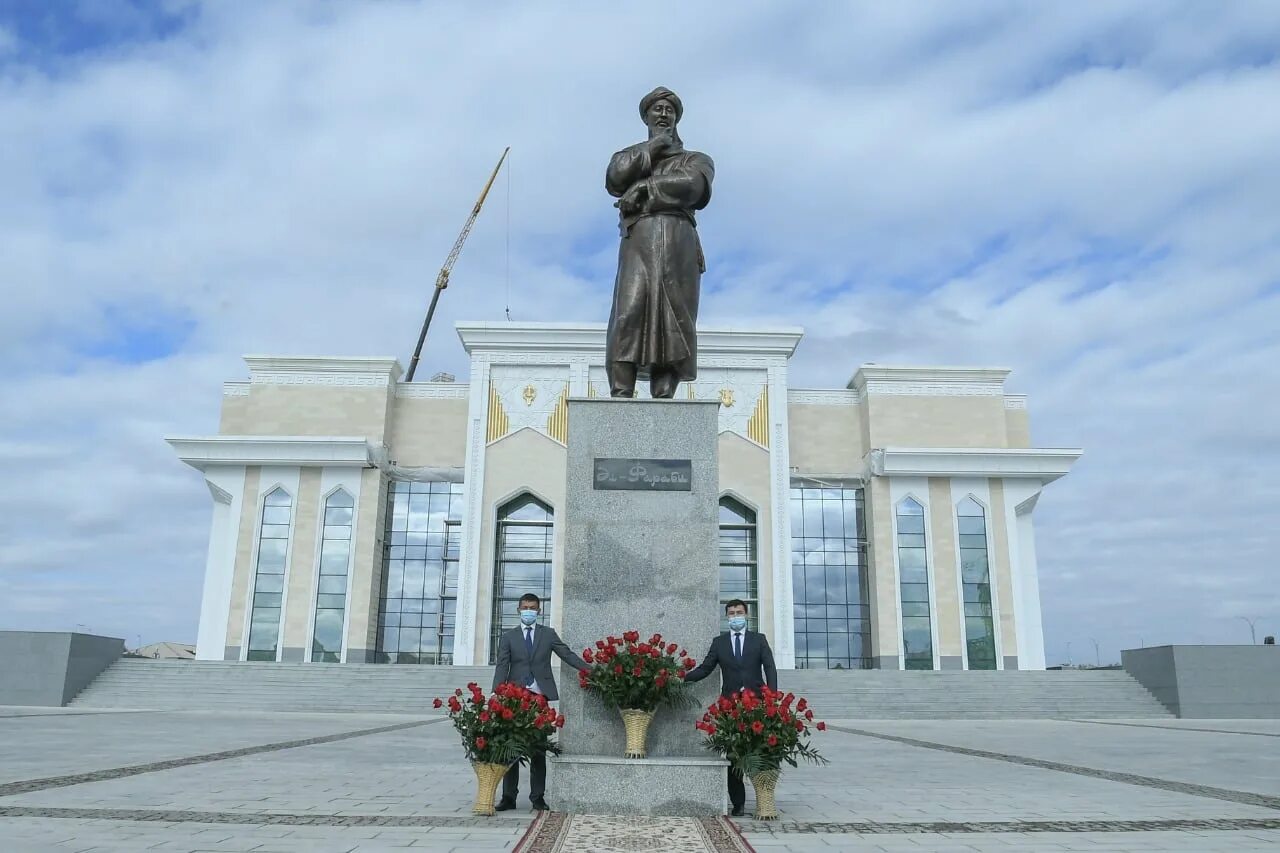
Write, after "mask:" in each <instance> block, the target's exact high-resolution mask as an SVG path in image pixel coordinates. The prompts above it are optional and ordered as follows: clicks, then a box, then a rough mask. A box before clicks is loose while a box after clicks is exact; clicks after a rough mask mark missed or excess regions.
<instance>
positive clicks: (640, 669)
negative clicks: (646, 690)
mask: <svg viewBox="0 0 1280 853" xmlns="http://www.w3.org/2000/svg"><path fill="white" fill-rule="evenodd" d="M631 674H632V675H634V676H637V677H639V676H641V675H644V665H643V664H636V665H635V667H634V668H633V669H632V670H631Z"/></svg>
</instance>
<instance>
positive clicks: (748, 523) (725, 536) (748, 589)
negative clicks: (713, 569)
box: [720, 497, 760, 631]
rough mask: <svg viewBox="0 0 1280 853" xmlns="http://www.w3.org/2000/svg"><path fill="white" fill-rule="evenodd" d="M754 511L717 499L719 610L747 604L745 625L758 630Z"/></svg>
mask: <svg viewBox="0 0 1280 853" xmlns="http://www.w3.org/2000/svg"><path fill="white" fill-rule="evenodd" d="M757 559H758V558H757V549H756V514H755V512H753V511H752V510H751V509H749V508H747V507H746V506H744V505H743V504H741V503H739V502H738V501H736V500H734V499H733V498H730V497H723V498H721V499H720V612H721V613H723V612H724V603H725V602H726V601H731V600H733V599H735V598H740V599H742V600H743V601H745V602H746V603H747V625H748V627H749V628H750V629H751V630H752V631H755V630H758V625H759V621H760V614H759V612H758V605H759V603H760V601H759V599H760V593H759V587H758V581H757V572H756V561H757Z"/></svg>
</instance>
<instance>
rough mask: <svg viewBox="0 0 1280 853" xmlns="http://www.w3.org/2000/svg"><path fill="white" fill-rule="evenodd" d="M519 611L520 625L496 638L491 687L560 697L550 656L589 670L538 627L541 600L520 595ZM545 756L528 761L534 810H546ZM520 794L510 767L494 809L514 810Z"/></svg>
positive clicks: (516, 767)
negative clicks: (510, 685) (506, 685)
mask: <svg viewBox="0 0 1280 853" xmlns="http://www.w3.org/2000/svg"><path fill="white" fill-rule="evenodd" d="M516 607H517V609H518V610H519V612H520V624H519V625H517V626H516V627H514V628H511V629H510V630H507V631H503V632H502V636H501V637H500V638H499V639H498V665H497V669H496V670H495V671H494V673H493V687H494V689H495V690H496V689H497V687H498V685H499V684H503V683H505V682H508V681H510V682H514V683H515V684H518V685H520V686H521V687H526V688H528V689H529V690H532V691H533V692H535V693H541V694H542V695H543V696H546V697H547V701H548V702H555V701H556V700H558V699H559V698H560V694H559V692H557V690H556V678H555V675H553V674H552V672H551V653H552V652H555V653H556V654H557V655H559V656H560V659H561V660H563V661H565V663H567V664H569V666H571V667H573V668H574V669H579V670H582V669H590V668H591V667H590V665H589V664H588V663H587V662H586V661H584V660H583V659H582V658H580V657H578V656H577V655H576V654H574V653H573V650H572V649H570V648H569V647H568V646H567V645H565V642H564V640H561V639H560V635H559V634H557V633H556V632H555V629H554V628H550V627H548V626H546V625H539V624H538V614H539V613H541V612H542V599H541V598H539V597H538V596H536V595H534V594H533V593H531V592H529V593H525V594H524V595H522V596H520V601H519V602H518V604H517V605H516ZM546 786H547V757H546V755H543V754H541V753H539V754H538V755H535V756H533V757H531V758H530V759H529V802H530V803H531V804H532V805H533V808H534V811H541V812H545V811H549V809H548V808H547V801H546V800H545V799H543V797H544V796H545V795H546ZM518 793H520V765H519V764H513V765H511V769H510V770H508V771H507V775H506V776H504V777H503V778H502V798H501V799H500V800H498V804H497V805H496V806H494V808H495V809H497V810H498V811H500V812H502V811H506V810H507V809H514V808H515V807H516V795H517V794H518Z"/></svg>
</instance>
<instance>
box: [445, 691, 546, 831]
mask: <svg viewBox="0 0 1280 853" xmlns="http://www.w3.org/2000/svg"><path fill="white" fill-rule="evenodd" d="M467 690H469V691H470V695H464V694H463V692H462V690H461V689H458V690H455V691H453V695H452V696H450V697H449V698H448V700H444V699H436V700H435V701H434V702H432V703H431V704H432V705H433V706H435V707H436V708H440V707H443V706H444V705H446V704H447V705H448V706H449V717H450V719H452V720H453V727H454V728H455V729H457V730H458V733H459V734H460V735H462V749H463V751H464V752H465V753H466V754H467V758H468V759H469V760H470V761H471V767H472V769H473V770H474V771H475V774H476V801H475V805H474V806H473V807H472V812H473V813H475V814H482V815H491V814H493V813H494V807H493V799H494V796H495V795H496V792H497V789H498V783H499V782H501V781H502V777H503V776H504V775H505V774H506V772H507V768H509V767H510V766H511V765H512V764H514V763H516V762H517V761H519V762H521V763H524V762H525V761H527V760H528V759H529V757H530V756H532V755H534V754H536V753H539V752H550V753H552V754H553V755H559V754H560V746H559V744H557V743H556V742H555V741H553V740H552V739H551V737H552V735H553V734H554V733H555V730H556V729H558V728H561V727H563V726H564V715H563V714H560V713H557V712H556V710H555V709H554V708H551V707H548V705H547V698H546V697H545V696H543V695H542V694H540V693H534V692H533V691H531V690H526V689H525V688H523V687H521V686H519V685H517V684H499V685H498V689H497V690H494V691H493V693H492V694H491V695H489V696H488V697H486V696H485V694H484V691H483V690H481V689H480V685H478V684H475V683H474V682H473V683H471V684H468V685H467Z"/></svg>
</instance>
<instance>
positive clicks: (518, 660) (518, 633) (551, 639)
mask: <svg viewBox="0 0 1280 853" xmlns="http://www.w3.org/2000/svg"><path fill="white" fill-rule="evenodd" d="M552 652H555V653H556V654H557V655H559V656H560V659H561V660H563V661H564V662H565V663H567V664H569V666H571V667H573V668H574V669H590V668H591V667H590V665H589V664H588V663H587V662H586V661H584V660H583V659H582V658H580V657H578V656H577V655H576V654H574V653H573V649H571V648H569V647H568V646H567V645H565V642H564V640H562V639H560V635H559V634H557V633H556V632H555V629H554V628H548V627H547V626H546V625H539V626H537V628H536V630H534V632H533V656H532V657H530V656H529V650H528V649H527V648H525V645H524V626H523V625H521V626H519V627H516V628H511V629H509V630H506V631H503V632H502V635H501V636H500V637H499V638H498V665H497V669H495V670H494V672H493V686H494V689H495V690H496V689H497V687H498V685H499V684H502V683H503V682H507V681H512V682H515V683H516V684H519V685H520V686H521V687H524V686H525V685H526V684H527V683H528V681H529V675H530V673H532V674H533V677H534V679H535V680H536V681H537V682H538V689H539V690H541V691H542V695H543V696H546V697H547V700H548V701H554V700H556V699H559V698H560V694H559V693H558V692H557V691H556V677H555V676H554V675H553V674H552V672H551V653H552Z"/></svg>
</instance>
